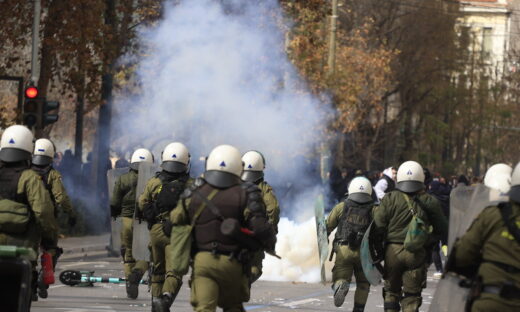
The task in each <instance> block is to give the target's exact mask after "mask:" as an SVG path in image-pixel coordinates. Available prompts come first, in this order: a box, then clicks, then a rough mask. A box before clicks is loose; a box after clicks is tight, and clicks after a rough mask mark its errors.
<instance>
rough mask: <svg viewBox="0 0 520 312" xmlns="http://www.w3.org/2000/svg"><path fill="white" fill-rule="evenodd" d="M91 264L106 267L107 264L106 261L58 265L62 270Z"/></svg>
mask: <svg viewBox="0 0 520 312" xmlns="http://www.w3.org/2000/svg"><path fill="white" fill-rule="evenodd" d="M92 264H97V265H107V264H108V262H106V261H94V262H76V263H69V264H64V265H60V267H62V268H70V267H75V266H82V265H92Z"/></svg>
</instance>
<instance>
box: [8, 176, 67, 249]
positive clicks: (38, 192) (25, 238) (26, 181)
mask: <svg viewBox="0 0 520 312" xmlns="http://www.w3.org/2000/svg"><path fill="white" fill-rule="evenodd" d="M17 193H18V194H23V195H24V196H25V197H26V198H27V202H28V203H29V206H30V208H31V210H32V211H33V212H34V218H33V219H32V220H31V221H30V224H29V226H28V230H27V231H26V232H25V233H20V234H8V233H1V232H0V245H14V246H19V247H30V248H32V249H34V251H35V252H36V254H38V249H39V246H40V241H41V239H42V238H43V239H51V238H52V233H55V232H56V230H57V229H56V227H55V223H54V221H53V220H54V205H53V204H52V200H51V198H50V195H49V192H47V190H46V189H45V186H44V185H43V182H42V179H41V177H40V176H39V175H38V174H37V173H36V172H34V171H33V170H30V169H26V170H24V171H23V172H22V174H21V176H20V180H19V181H18V190H17Z"/></svg>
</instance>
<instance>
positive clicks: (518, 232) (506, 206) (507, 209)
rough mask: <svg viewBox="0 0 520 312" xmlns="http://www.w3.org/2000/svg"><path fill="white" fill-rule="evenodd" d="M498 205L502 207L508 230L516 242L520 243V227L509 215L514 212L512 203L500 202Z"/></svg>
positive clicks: (501, 210) (501, 211) (501, 212)
mask: <svg viewBox="0 0 520 312" xmlns="http://www.w3.org/2000/svg"><path fill="white" fill-rule="evenodd" d="M498 207H499V208H500V214H501V215H502V220H503V221H504V223H505V224H506V226H507V230H508V231H509V233H511V235H513V237H514V238H515V240H516V242H517V243H519V244H520V229H519V228H518V226H517V225H516V224H515V222H513V221H511V220H510V219H509V217H511V214H512V213H513V209H512V208H511V203H500V204H499V205H498Z"/></svg>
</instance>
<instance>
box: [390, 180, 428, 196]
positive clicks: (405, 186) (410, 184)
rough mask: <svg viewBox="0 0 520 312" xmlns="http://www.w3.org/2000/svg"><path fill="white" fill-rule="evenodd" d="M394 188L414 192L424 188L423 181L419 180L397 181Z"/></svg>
mask: <svg viewBox="0 0 520 312" xmlns="http://www.w3.org/2000/svg"><path fill="white" fill-rule="evenodd" d="M396 188H397V189H398V190H400V191H401V192H405V193H415V192H418V191H420V190H423V189H424V183H423V182H420V181H401V182H397V186H396Z"/></svg>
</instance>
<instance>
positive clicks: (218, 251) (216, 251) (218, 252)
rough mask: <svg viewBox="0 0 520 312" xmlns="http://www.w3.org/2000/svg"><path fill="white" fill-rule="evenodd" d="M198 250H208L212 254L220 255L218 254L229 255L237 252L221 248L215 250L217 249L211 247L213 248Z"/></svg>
mask: <svg viewBox="0 0 520 312" xmlns="http://www.w3.org/2000/svg"><path fill="white" fill-rule="evenodd" d="M199 251H205V252H210V253H212V254H214V255H220V256H231V255H236V254H237V252H236V251H223V250H217V249H213V250H204V249H200V250H199Z"/></svg>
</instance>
